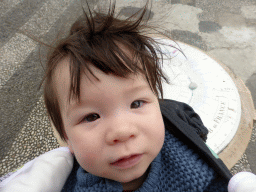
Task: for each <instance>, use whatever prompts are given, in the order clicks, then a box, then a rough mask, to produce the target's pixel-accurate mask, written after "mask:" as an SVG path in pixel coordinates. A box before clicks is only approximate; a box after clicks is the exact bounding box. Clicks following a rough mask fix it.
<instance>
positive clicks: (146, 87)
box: [124, 85, 148, 94]
mask: <svg viewBox="0 0 256 192" xmlns="http://www.w3.org/2000/svg"><path fill="white" fill-rule="evenodd" d="M144 89H148V86H146V85H140V86H136V87H132V88H130V89H127V90H125V91H124V93H125V94H129V93H132V92H138V91H142V90H144Z"/></svg>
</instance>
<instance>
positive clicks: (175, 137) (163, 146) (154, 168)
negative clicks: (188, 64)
mask: <svg viewBox="0 0 256 192" xmlns="http://www.w3.org/2000/svg"><path fill="white" fill-rule="evenodd" d="M114 10H115V7H114V5H113V6H112V7H111V6H110V9H109V12H108V14H101V13H94V14H92V13H91V12H90V14H86V13H85V14H84V18H82V19H79V20H78V21H77V22H75V23H74V24H73V26H72V27H71V30H70V34H69V36H68V37H67V38H65V39H63V40H62V41H61V42H60V43H59V44H58V45H57V47H56V48H55V49H54V51H53V52H52V53H51V55H50V57H49V60H48V63H47V71H46V75H45V85H44V98H45V103H46V107H47V111H48V113H49V115H50V117H51V120H52V122H53V124H54V126H55V127H56V129H57V131H58V133H59V134H60V136H61V138H62V139H63V140H65V141H66V142H67V145H68V148H69V149H70V151H71V153H72V154H73V155H74V159H75V161H74V166H73V169H72V171H71V173H70V175H69V177H68V179H67V181H66V183H65V185H64V187H63V189H62V191H157V192H159V191H172V192H175V191H177V192H179V191H180V192H183V191H196V192H199V191H200V192H205V191H207V192H208V191H209V192H210V191H214V192H215V191H218V192H222V191H227V186H228V181H229V179H230V178H231V174H230V172H229V170H228V169H227V167H226V166H225V165H224V164H223V162H222V161H221V160H220V159H219V158H218V156H217V155H216V154H215V153H214V152H212V151H211V150H210V149H209V148H208V147H207V145H206V144H205V142H206V138H207V133H208V132H207V129H206V128H205V127H204V125H203V124H202V121H201V119H200V117H199V116H198V115H197V114H196V113H195V112H194V111H193V109H192V108H191V107H190V106H188V105H186V104H184V103H180V102H177V101H172V100H164V99H162V95H163V94H162V93H163V90H162V86H161V82H162V80H165V81H167V78H166V77H165V76H164V74H163V72H162V69H161V63H160V59H159V57H158V53H161V52H159V50H158V49H157V44H156V42H155V41H154V40H153V39H152V38H150V37H149V36H146V35H145V34H143V33H142V32H143V30H144V29H146V25H145V24H144V23H143V21H144V19H145V12H146V10H147V5H146V6H145V7H144V8H143V9H142V10H141V11H140V12H139V13H137V14H135V15H133V16H132V17H130V18H128V19H127V20H120V19H118V18H116V17H115V16H114Z"/></svg>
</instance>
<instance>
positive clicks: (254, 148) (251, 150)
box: [245, 123, 256, 173]
mask: <svg viewBox="0 0 256 192" xmlns="http://www.w3.org/2000/svg"><path fill="white" fill-rule="evenodd" d="M255 137H256V123H255V126H254V128H253V130H252V137H251V141H250V143H249V144H248V147H247V149H246V151H245V154H246V156H247V159H248V161H249V162H250V168H251V170H252V172H253V173H256V161H255V154H256V140H255Z"/></svg>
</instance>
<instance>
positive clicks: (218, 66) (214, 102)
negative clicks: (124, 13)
mask: <svg viewBox="0 0 256 192" xmlns="http://www.w3.org/2000/svg"><path fill="white" fill-rule="evenodd" d="M156 40H157V41H158V42H160V43H163V44H165V45H160V48H161V50H162V52H163V53H164V57H163V69H164V72H165V74H166V75H167V76H168V78H169V81H170V84H167V83H163V92H164V95H163V97H164V98H165V99H172V100H176V101H180V102H184V103H187V104H188V105H190V106H191V107H192V108H193V109H194V110H195V112H196V113H197V114H199V116H200V117H201V119H202V121H203V123H204V125H205V126H206V127H207V129H208V131H209V134H208V139H207V141H206V144H207V145H208V146H209V147H210V148H211V149H212V150H213V151H214V152H215V153H217V154H218V155H219V157H220V158H221V159H222V160H223V162H224V163H225V164H226V166H227V167H228V168H229V169H231V168H232V167H233V166H234V165H235V164H236V162H237V161H238V160H239V159H240V158H241V156H242V155H243V153H244V152H245V150H246V148H247V145H248V143H249V140H250V137H251V134H252V128H253V119H255V117H256V115H255V109H254V106H253V100H252V97H251V94H250V91H249V90H248V89H247V87H246V86H245V85H244V83H243V81H242V80H241V79H240V78H239V77H237V76H236V75H235V74H233V73H232V72H231V70H229V69H228V68H227V67H226V66H225V65H223V64H222V63H221V62H217V61H216V60H215V59H213V58H211V57H210V56H209V55H207V54H206V53H205V52H203V51H202V50H199V49H198V48H195V47H193V46H190V45H187V44H184V43H181V42H177V43H175V42H174V41H171V40H167V39H160V38H157V39H156ZM174 47H175V48H174ZM177 48H178V49H179V50H180V51H179V50H177Z"/></svg>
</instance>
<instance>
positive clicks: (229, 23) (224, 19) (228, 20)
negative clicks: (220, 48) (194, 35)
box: [217, 12, 246, 28]
mask: <svg viewBox="0 0 256 192" xmlns="http://www.w3.org/2000/svg"><path fill="white" fill-rule="evenodd" d="M217 23H218V24H219V25H221V26H222V27H223V26H226V27H236V28H239V27H241V26H246V19H245V18H244V17H243V16H241V15H239V14H232V13H228V12H225V13H218V14H217Z"/></svg>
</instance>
